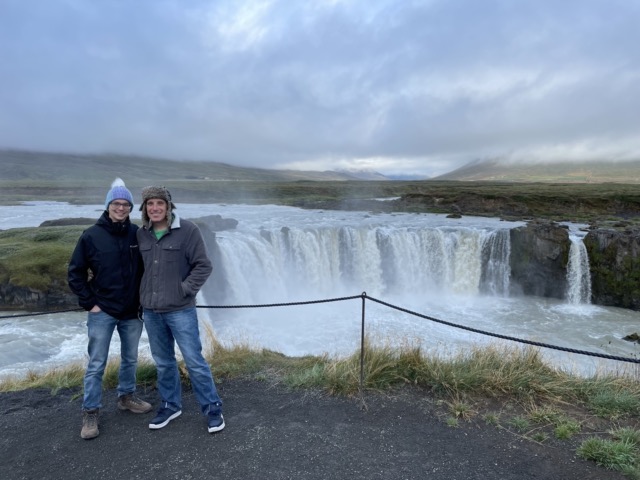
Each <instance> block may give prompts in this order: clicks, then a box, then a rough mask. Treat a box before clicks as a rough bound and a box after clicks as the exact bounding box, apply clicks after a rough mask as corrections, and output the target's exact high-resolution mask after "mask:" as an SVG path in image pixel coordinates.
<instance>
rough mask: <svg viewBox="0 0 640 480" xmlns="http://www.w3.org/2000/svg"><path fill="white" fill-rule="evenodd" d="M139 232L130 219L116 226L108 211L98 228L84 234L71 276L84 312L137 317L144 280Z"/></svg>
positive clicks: (71, 268) (70, 266)
mask: <svg viewBox="0 0 640 480" xmlns="http://www.w3.org/2000/svg"><path fill="white" fill-rule="evenodd" d="M137 230H138V226H137V225H135V224H133V223H131V221H130V220H129V218H128V217H127V219H126V221H124V222H122V223H118V222H113V221H111V219H110V218H109V215H108V212H107V211H106V210H105V212H104V213H103V214H102V216H101V217H100V218H99V219H98V221H97V222H96V224H95V225H93V226H91V227H89V228H88V229H86V230H85V231H84V232H82V235H81V236H80V239H79V240H78V243H77V244H76V247H75V249H74V251H73V254H72V255H71V260H70V261H69V270H68V275H67V280H68V283H69V288H70V289H71V291H72V292H73V293H75V294H76V295H77V296H78V304H79V305H80V306H81V307H82V308H84V309H85V310H91V309H92V308H93V307H94V306H95V305H98V306H99V307H100V308H101V309H102V310H103V311H105V312H106V313H108V314H109V315H111V316H112V317H115V318H118V319H120V320H126V319H130V318H136V317H137V315H138V307H139V304H140V301H139V289H140V279H141V277H142V260H141V258H140V252H139V248H138V241H137V240H136V231H137ZM89 269H91V272H92V273H93V278H92V279H91V280H89V274H88V272H89Z"/></svg>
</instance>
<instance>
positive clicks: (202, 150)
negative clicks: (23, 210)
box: [0, 0, 640, 175]
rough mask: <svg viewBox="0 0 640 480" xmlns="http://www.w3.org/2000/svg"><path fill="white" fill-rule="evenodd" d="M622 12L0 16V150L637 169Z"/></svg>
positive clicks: (170, 5) (115, 0) (438, 3)
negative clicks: (631, 163) (625, 165)
mask: <svg viewBox="0 0 640 480" xmlns="http://www.w3.org/2000/svg"><path fill="white" fill-rule="evenodd" d="M639 23H640V2H630V1H628V0H611V1H607V2H604V1H600V0H566V1H563V2H557V1H550V0H537V1H534V0H531V1H529V0H523V1H518V2H505V1H500V0H485V1H478V0H421V1H420V0H415V1H411V0H407V1H402V2H398V1H396V0H309V1H304V2H294V1H290V0H255V1H254V0H248V1H238V0H217V1H205V0H136V2H129V1H125V0H108V1H99V2H97V1H96V2H90V1H86V0H30V1H22V0H2V1H0V60H1V63H0V65H1V66H0V72H1V73H0V147H5V148H7V147H8V148H27V149H34V150H54V151H72V152H95V153H102V152H117V153H134V154H140V155H158V156H162V157H166V158H175V159H181V158H184V159H196V160H215V161H220V162H225V163H231V164H235V165H240V166H257V167H262V168H294V169H305V170H327V169H337V168H354V169H365V168H366V169H373V170H377V171H379V172H381V173H385V174H420V175H434V174H440V173H445V172H446V171H449V170H451V169H453V168H456V167H458V166H460V165H462V164H464V163H467V162H469V161H472V160H475V159H478V158H485V157H501V158H505V159H508V160H510V161H554V160H590V159H598V160H620V159H628V158H629V159H630V158H634V159H638V158H640V135H639V133H638V132H640V114H638V112H640V58H639V57H640V53H639V51H640V49H638V47H637V46H638V45H640V29H638V28H637V26H638V24H639Z"/></svg>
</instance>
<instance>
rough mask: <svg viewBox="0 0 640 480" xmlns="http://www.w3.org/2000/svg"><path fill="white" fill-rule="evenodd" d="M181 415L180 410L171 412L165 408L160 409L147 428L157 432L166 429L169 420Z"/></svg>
mask: <svg viewBox="0 0 640 480" xmlns="http://www.w3.org/2000/svg"><path fill="white" fill-rule="evenodd" d="M180 415H182V410H171V409H170V408H167V407H162V408H161V409H160V410H158V413H157V414H156V416H155V417H154V419H153V420H151V423H149V428H150V429H151V430H158V429H159V428H162V427H166V426H167V425H168V424H169V422H170V421H171V420H173V419H174V418H178V417H179V416H180Z"/></svg>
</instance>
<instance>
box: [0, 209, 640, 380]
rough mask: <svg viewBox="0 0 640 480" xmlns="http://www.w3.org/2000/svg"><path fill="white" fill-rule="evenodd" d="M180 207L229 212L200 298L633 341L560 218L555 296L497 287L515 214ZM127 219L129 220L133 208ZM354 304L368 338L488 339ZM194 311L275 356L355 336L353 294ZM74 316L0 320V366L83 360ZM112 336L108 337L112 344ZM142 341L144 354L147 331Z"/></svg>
mask: <svg viewBox="0 0 640 480" xmlns="http://www.w3.org/2000/svg"><path fill="white" fill-rule="evenodd" d="M102 209H103V207H102V206H100V205H89V206H71V205H67V204H60V203H49V202H33V203H30V204H28V205H22V206H16V207H1V206H0V229H6V228H14V227H26V226H37V225H39V224H40V223H41V222H42V221H44V220H49V219H55V218H65V217H91V218H97V217H98V216H99V215H100V213H101V212H102ZM178 212H180V214H181V215H182V216H183V217H185V218H192V219H193V218H198V217H203V216H207V215H213V214H219V215H221V216H223V217H225V218H235V219H237V220H238V221H239V224H238V227H237V228H236V229H235V230H230V231H224V232H219V233H217V235H216V240H215V241H214V242H210V243H209V249H210V253H211V256H212V258H213V260H214V274H213V275H212V278H211V279H210V280H209V282H207V285H206V286H205V289H204V290H203V294H202V295H201V296H200V298H199V303H200V305H218V306H222V305H254V304H281V303H287V302H301V301H312V300H323V299H332V298H338V297H348V296H353V295H360V294H361V293H362V292H366V293H367V295H369V296H371V297H374V298H377V299H379V300H382V301H385V302H388V303H391V304H394V305H398V306H399V307H402V308H405V309H408V310H410V311H414V312H417V313H420V314H422V315H427V316H429V317H434V318H437V319H441V320H444V321H447V322H451V323H454V324H459V325H463V326H467V327H471V328H475V329H479V330H483V331H488V332H493V333H497V334H501V335H507V336H511V337H518V338H524V339H528V340H532V341H537V342H542V343H549V344H553V345H558V346H563V347H567V348H573V349H579V350H587V351H592V352H597V353H603V354H609V355H617V356H625V357H633V358H635V357H636V356H637V353H638V346H637V345H636V344H633V343H629V342H626V341H624V340H622V337H624V336H625V335H628V334H629V333H633V332H636V331H637V330H638V328H639V327H638V320H639V314H638V312H633V311H629V310H624V309H616V308H605V307H599V306H595V305H589V304H588V298H589V295H588V294H586V293H585V291H586V289H588V275H587V276H586V277H585V275H584V272H585V270H584V269H585V268H586V269H587V272H588V264H587V266H586V267H585V266H584V259H585V258H586V251H582V250H581V249H580V248H581V246H582V248H583V247H584V246H583V245H582V241H581V237H580V234H579V231H578V226H576V225H569V227H570V231H571V232H572V235H571V237H572V242H573V246H572V253H571V257H572V258H571V262H570V266H569V269H568V280H569V282H568V285H569V287H568V291H567V299H566V300H552V299H542V298H536V297H510V296H509V285H510V281H511V279H510V278H509V268H508V261H509V255H510V252H509V231H510V229H511V228H514V227H516V226H519V225H522V224H523V223H522V222H504V221H500V220H498V219H494V218H481V217H463V218H461V219H448V218H446V217H445V216H444V215H434V214H369V213H367V212H341V211H319V210H302V209H297V208H292V207H280V206H273V205H271V206H249V205H194V204H180V203H178ZM132 218H133V219H134V220H137V219H139V218H140V214H139V212H138V211H137V209H136V210H135V211H134V212H133V213H132ZM574 247H575V248H574ZM574 249H575V250H576V252H574ZM574 255H575V260H574V258H573V257H574ZM585 278H586V279H587V282H586V283H587V286H585V285H584V282H585ZM574 290H575V291H577V292H578V293H575V292H574ZM365 312H366V315H365V317H366V332H367V334H368V335H370V336H371V337H372V338H373V339H374V341H376V342H384V343H385V344H392V345H406V344H411V345H421V346H422V348H423V349H424V350H425V351H429V352H435V353H440V354H444V355H446V354H449V353H453V352H457V351H459V350H460V349H466V348H469V347H471V346H473V345H484V344H488V343H496V342H497V340H495V339H493V338H492V337H488V336H483V335H480V334H477V333H471V332H468V331H466V330H461V329H456V328H453V327H450V326H445V325H441V324H439V323H436V322H433V321H430V320H427V319H424V318H421V317H418V316H414V315H410V314H408V313H404V312H399V311H397V310H394V309H391V308H389V307H386V306H384V305H380V304H378V303H376V302H373V301H371V300H367V301H366V302H365ZM199 314H200V317H201V319H202V320H203V322H207V323H208V324H209V325H211V327H212V329H213V331H214V333H215V334H216V336H217V337H218V339H219V340H220V341H222V342H223V343H225V344H232V343H234V342H235V343H238V342H246V343H249V344H251V345H254V346H260V347H264V348H269V349H272V350H276V351H279V352H282V353H284V354H286V355H305V354H323V353H328V354H330V355H337V356H341V355H346V354H351V353H353V352H354V351H356V350H357V349H358V348H359V341H360V322H361V317H362V300H361V299H360V298H357V299H352V300H345V301H339V302H331V303H314V304H311V305H302V306H277V307H264V308H242V309H204V308H203V309H200V310H199ZM84 322H85V314H84V313H75V312H74V313H66V314H48V315H44V316H26V317H21V318H9V319H0V345H2V349H1V350H0V375H21V374H24V373H26V372H27V371H29V370H39V369H42V368H50V367H52V366H56V365H61V364H66V363H68V362H72V361H80V362H82V361H84V360H85V349H86V332H85V326H84ZM512 345H513V344H512ZM118 348H119V345H118V340H117V335H115V336H114V341H113V346H112V352H113V353H116V352H117V349H118ZM542 352H543V354H544V355H545V357H546V358H548V359H549V361H550V362H552V363H554V364H555V365H557V366H558V367H561V368H566V369H570V370H572V371H578V372H580V373H584V374H591V373H594V372H595V371H597V370H601V369H613V370H625V369H628V368H629V367H630V366H631V364H628V363H621V362H614V361H608V360H601V359H598V358H592V357H587V356H582V355H576V354H565V353H561V352H556V351H553V350H547V349H543V350H542ZM141 353H142V355H146V356H148V344H147V340H146V334H143V338H142V341H141Z"/></svg>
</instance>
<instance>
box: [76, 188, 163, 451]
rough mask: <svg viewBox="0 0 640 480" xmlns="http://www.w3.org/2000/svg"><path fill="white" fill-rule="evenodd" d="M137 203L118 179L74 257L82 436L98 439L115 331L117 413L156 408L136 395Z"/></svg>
mask: <svg viewBox="0 0 640 480" xmlns="http://www.w3.org/2000/svg"><path fill="white" fill-rule="evenodd" d="M132 207H133V197H132V195H131V192H130V191H129V190H128V189H127V187H126V186H125V184H124V182H123V181H122V180H121V179H120V178H116V180H115V181H114V182H113V183H112V184H111V189H110V190H109V192H108V193H107V196H106V198H105V211H104V212H103V213H102V216H101V217H100V218H99V219H98V221H97V222H96V224H95V225H93V226H92V227H89V228H88V229H86V230H85V231H84V232H83V233H82V235H81V236H80V239H79V240H78V243H77V244H76V247H75V249H74V251H73V254H72V255H71V259H70V261H69V270H68V283H69V288H71V291H72V292H73V293H75V294H76V295H77V296H78V304H79V305H80V306H81V307H83V308H84V309H85V310H87V312H88V318H87V333H88V336H89V345H88V348H87V351H88V354H89V362H88V365H87V370H86V372H85V376H84V399H83V402H82V431H81V432H80V436H81V437H82V438H84V439H91V438H95V437H97V436H98V433H99V429H98V424H99V411H100V408H101V407H102V376H103V374H104V370H105V367H106V365H107V359H108V356H109V345H110V343H111V337H112V336H113V331H114V330H116V329H117V330H118V335H119V337H120V370H119V374H118V408H119V409H120V410H129V411H131V412H133V413H147V412H149V411H151V409H152V408H153V407H152V406H151V404H149V403H147V402H145V401H143V400H141V399H140V398H138V397H137V396H136V394H135V391H136V368H137V365H138V342H139V341H140V335H141V334H142V321H141V320H140V319H139V318H138V310H139V305H140V301H139V294H138V291H139V287H140V278H141V275H142V268H141V267H142V265H141V260H140V254H139V252H138V241H137V238H136V231H137V230H138V226H137V225H135V224H133V223H131V221H130V219H129V212H130V211H131V208H132Z"/></svg>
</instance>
